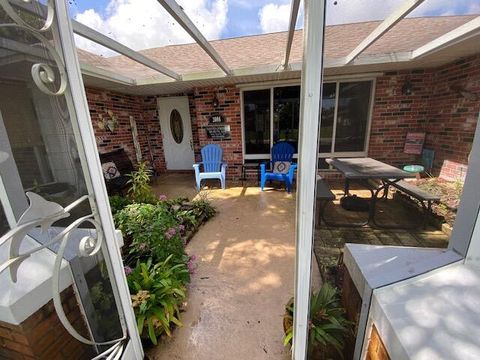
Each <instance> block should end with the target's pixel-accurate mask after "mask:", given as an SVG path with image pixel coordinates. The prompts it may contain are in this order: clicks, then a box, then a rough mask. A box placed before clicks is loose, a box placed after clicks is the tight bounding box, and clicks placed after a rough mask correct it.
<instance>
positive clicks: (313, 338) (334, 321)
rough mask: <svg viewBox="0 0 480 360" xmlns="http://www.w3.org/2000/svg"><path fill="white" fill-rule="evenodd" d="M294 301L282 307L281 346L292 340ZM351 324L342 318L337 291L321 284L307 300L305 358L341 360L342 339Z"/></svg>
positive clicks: (291, 300)
mask: <svg viewBox="0 0 480 360" xmlns="http://www.w3.org/2000/svg"><path fill="white" fill-rule="evenodd" d="M293 313H294V299H293V298H291V299H290V300H289V301H288V303H287V304H286V306H285V316H284V318H283V329H284V332H285V336H284V338H283V343H284V345H285V346H289V345H290V346H291V344H292V339H293V336H294V334H293ZM350 329H351V323H350V322H349V321H348V320H347V319H346V318H345V310H344V309H343V308H342V307H341V306H340V302H339V294H338V290H337V289H336V288H334V287H333V286H331V285H330V284H328V283H324V284H323V286H322V288H321V289H320V291H318V292H316V293H313V294H312V296H311V298H310V317H309V337H308V359H309V360H314V359H315V360H316V359H319V360H320V359H321V360H326V359H338V358H339V357H340V358H343V347H344V344H345V339H346V337H347V335H348V333H349V332H350Z"/></svg>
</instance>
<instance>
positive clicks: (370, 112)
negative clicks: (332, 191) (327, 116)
mask: <svg viewBox="0 0 480 360" xmlns="http://www.w3.org/2000/svg"><path fill="white" fill-rule="evenodd" d="M360 81H371V83H372V86H371V88H370V103H369V106H368V116H367V129H366V134H365V144H364V150H363V151H347V152H335V151H333V150H334V148H335V135H336V130H337V112H338V99H339V89H340V83H345V82H360ZM376 82H377V76H364V77H360V76H359V77H355V76H352V77H343V76H341V77H338V78H336V77H334V78H331V79H328V80H325V81H324V84H336V89H335V114H334V119H333V133H332V146H331V150H332V151H330V152H323V153H321V152H319V153H318V158H319V159H324V158H329V157H366V156H368V151H369V145H370V131H371V127H372V118H373V106H374V103H375V91H376ZM289 86H301V84H300V79H298V80H294V81H285V82H278V83H265V84H251V85H245V86H241V87H240V118H241V131H242V156H243V163H245V161H246V160H267V159H269V158H270V154H247V153H246V143H245V141H246V139H245V117H244V101H243V93H244V92H245V91H253V90H270V147H272V145H273V125H274V121H273V116H274V114H273V110H274V89H275V88H281V87H289ZM293 157H294V158H295V159H296V158H298V154H297V153H295V154H294V156H293Z"/></svg>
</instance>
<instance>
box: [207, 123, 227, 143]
mask: <svg viewBox="0 0 480 360" xmlns="http://www.w3.org/2000/svg"><path fill="white" fill-rule="evenodd" d="M205 129H206V130H207V137H208V138H210V139H212V140H230V139H231V135H230V125H210V126H208V127H206V128H205Z"/></svg>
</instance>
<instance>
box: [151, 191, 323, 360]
mask: <svg viewBox="0 0 480 360" xmlns="http://www.w3.org/2000/svg"><path fill="white" fill-rule="evenodd" d="M178 184H180V182H177V185H178ZM185 184H187V183H185ZM192 185H193V182H192ZM186 186H189V187H190V186H191V185H186ZM159 187H160V189H159V188H157V189H156V191H158V192H163V193H166V194H167V195H168V194H169V192H168V189H167V188H166V187H165V186H161V185H160V184H159ZM162 188H163V189H162ZM177 191H178V189H177ZM207 196H208V198H209V199H210V200H211V201H212V203H213V204H214V206H215V207H216V208H217V209H218V214H217V215H216V216H215V217H214V218H213V219H211V220H210V221H209V222H208V223H207V224H205V225H204V226H202V227H201V228H200V230H199V232H198V233H197V234H196V235H195V236H194V238H193V239H192V241H191V242H190V243H189V245H188V246H187V252H188V253H189V254H190V255H192V254H195V255H196V256H197V258H198V267H197V269H196V273H195V275H194V276H193V279H192V283H191V285H190V290H189V296H188V304H187V311H186V312H185V313H183V314H182V315H183V316H182V322H183V324H184V326H183V327H181V328H178V329H176V330H175V331H174V334H173V337H172V338H170V339H164V340H162V341H161V342H160V343H159V344H158V346H157V347H155V348H152V349H150V350H149V351H148V352H147V353H148V356H149V357H150V358H151V359H169V360H177V359H178V360H180V359H182V360H187V359H192V360H193V359H195V360H216V359H219V360H220V359H222V360H223V359H235V360H243V359H244V360H254V359H280V360H281V359H285V360H286V359H290V351H289V350H288V349H286V348H285V347H284V346H283V344H282V337H283V328H282V316H283V313H284V304H285V303H286V302H287V300H288V299H289V298H290V297H291V296H293V286H294V285H293V283H294V281H293V280H294V263H295V246H294V241H295V232H294V222H295V199H294V196H292V195H288V194H287V193H286V192H285V191H282V190H278V191H276V190H270V191H265V192H261V191H260V190H259V188H257V187H253V188H243V187H233V188H230V189H227V190H219V189H216V190H211V191H208V192H207ZM314 267H315V266H314ZM315 279H316V280H315V281H316V282H318V281H319V280H318V279H319V275H318V273H316V275H315Z"/></svg>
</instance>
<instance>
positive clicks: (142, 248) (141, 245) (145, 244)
mask: <svg viewBox="0 0 480 360" xmlns="http://www.w3.org/2000/svg"><path fill="white" fill-rule="evenodd" d="M138 249H139V250H141V251H145V250H147V249H148V245H147V243H140V244H138Z"/></svg>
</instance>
